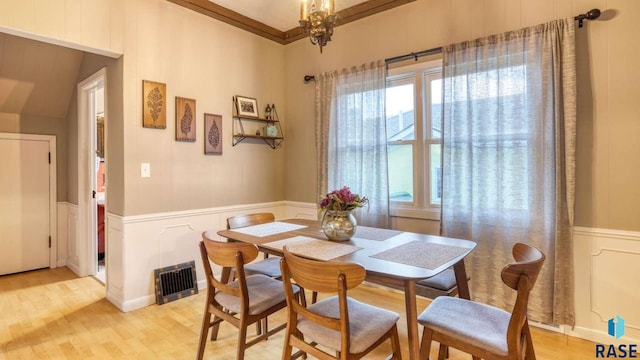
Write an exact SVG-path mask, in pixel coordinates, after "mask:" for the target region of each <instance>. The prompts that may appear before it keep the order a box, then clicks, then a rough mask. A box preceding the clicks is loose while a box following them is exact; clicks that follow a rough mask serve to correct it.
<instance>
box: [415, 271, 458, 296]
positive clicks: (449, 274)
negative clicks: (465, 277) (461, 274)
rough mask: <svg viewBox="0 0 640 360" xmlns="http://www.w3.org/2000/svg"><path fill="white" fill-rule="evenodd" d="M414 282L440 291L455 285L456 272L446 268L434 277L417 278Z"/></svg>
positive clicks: (447, 289)
mask: <svg viewBox="0 0 640 360" xmlns="http://www.w3.org/2000/svg"><path fill="white" fill-rule="evenodd" d="M416 284H417V285H424V286H428V287H431V288H434V289H438V290H442V291H449V290H451V289H453V288H454V287H455V286H456V285H457V283H456V274H455V272H453V269H447V270H445V271H443V272H441V273H440V274H438V275H436V276H434V277H430V278H428V279H422V280H419V281H417V282H416Z"/></svg>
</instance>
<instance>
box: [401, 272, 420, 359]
mask: <svg viewBox="0 0 640 360" xmlns="http://www.w3.org/2000/svg"><path fill="white" fill-rule="evenodd" d="M415 285H416V284H415V280H406V281H405V282H404V303H405V307H406V319H407V336H408V338H409V359H410V360H418V359H419V358H420V337H419V335H418V310H417V309H416V307H417V305H416V286H415Z"/></svg>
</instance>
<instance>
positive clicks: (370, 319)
mask: <svg viewBox="0 0 640 360" xmlns="http://www.w3.org/2000/svg"><path fill="white" fill-rule="evenodd" d="M347 308H348V309H349V330H350V332H351V346H350V349H349V352H351V353H352V354H358V353H361V352H363V351H364V350H366V349H367V348H368V347H369V346H371V345H372V344H373V343H375V342H376V341H377V340H378V339H380V338H381V337H382V336H383V335H384V334H385V333H386V332H387V331H389V329H391V328H392V327H393V325H394V324H395V323H396V322H397V321H398V319H399V318H400V317H399V316H398V314H396V313H394V312H391V311H388V310H385V309H380V308H377V307H375V306H371V305H368V304H365V303H361V302H359V301H357V300H354V299H351V298H347ZM308 309H309V310H310V311H312V312H314V313H317V314H321V315H324V316H329V317H332V318H336V319H337V318H339V317H340V305H339V303H338V297H337V296H332V297H329V298H327V299H324V300H322V301H319V302H317V303H315V304H313V305H310V306H309V307H308ZM297 328H298V330H300V332H302V334H304V336H305V337H306V338H309V339H311V340H313V341H315V342H317V343H318V344H320V345H323V346H326V347H328V348H330V349H333V350H340V343H341V342H340V331H335V330H331V329H328V328H326V327H324V326H320V325H318V324H316V323H314V322H312V321H310V320H307V319H305V318H302V317H300V318H299V320H298V326H297Z"/></svg>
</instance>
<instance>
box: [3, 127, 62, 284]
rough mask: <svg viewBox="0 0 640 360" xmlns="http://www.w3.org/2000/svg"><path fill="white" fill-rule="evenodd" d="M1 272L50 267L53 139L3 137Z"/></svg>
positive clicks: (7, 272)
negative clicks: (50, 178)
mask: <svg viewBox="0 0 640 360" xmlns="http://www.w3.org/2000/svg"><path fill="white" fill-rule="evenodd" d="M0 154H2V155H1V156H0V275H4V274H11V273H15V272H20V271H27V270H33V269H40V268H47V267H49V265H50V263H49V261H50V256H49V221H50V218H49V195H50V194H49V171H50V170H49V168H50V166H49V142H48V141H38V140H20V139H1V138H0Z"/></svg>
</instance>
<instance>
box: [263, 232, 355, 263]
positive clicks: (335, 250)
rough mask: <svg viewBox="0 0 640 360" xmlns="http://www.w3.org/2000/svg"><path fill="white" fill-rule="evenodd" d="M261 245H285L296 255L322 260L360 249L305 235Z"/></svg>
mask: <svg viewBox="0 0 640 360" xmlns="http://www.w3.org/2000/svg"><path fill="white" fill-rule="evenodd" d="M262 246H264V247H269V248H272V249H276V250H282V249H283V248H284V247H285V246H286V247H287V249H288V250H289V251H291V252H292V253H294V254H296V255H300V256H304V257H308V258H311V259H317V260H324V261H328V260H331V259H335V258H338V257H340V256H343V255H347V254H351V253H352V252H356V251H358V250H360V248H359V247H357V246H353V245H348V244H339V243H336V242H333V241H328V240H319V239H314V238H310V237H306V236H294V237H291V238H288V239H282V240H278V241H272V242H268V243H264V244H262Z"/></svg>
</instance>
